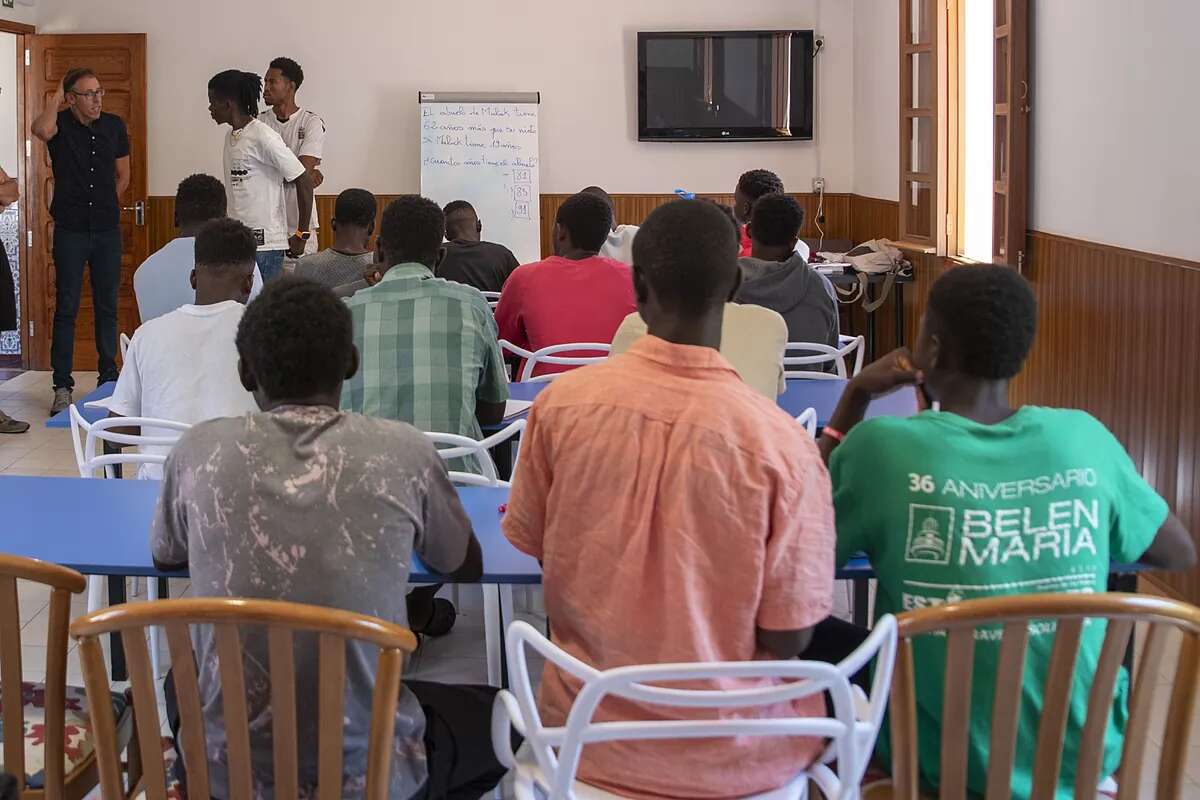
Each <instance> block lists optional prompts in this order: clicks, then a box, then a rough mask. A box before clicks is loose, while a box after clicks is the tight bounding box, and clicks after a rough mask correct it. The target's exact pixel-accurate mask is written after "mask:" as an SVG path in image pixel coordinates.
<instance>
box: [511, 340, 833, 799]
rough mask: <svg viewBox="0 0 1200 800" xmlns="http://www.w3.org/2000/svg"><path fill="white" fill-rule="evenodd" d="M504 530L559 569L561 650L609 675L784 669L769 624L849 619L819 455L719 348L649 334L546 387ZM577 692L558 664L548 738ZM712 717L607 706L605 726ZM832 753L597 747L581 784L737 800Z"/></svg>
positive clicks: (769, 744) (548, 572)
mask: <svg viewBox="0 0 1200 800" xmlns="http://www.w3.org/2000/svg"><path fill="white" fill-rule="evenodd" d="M504 533H505V535H506V536H507V537H508V538H509V539H510V540H511V541H512V543H513V544H514V545H515V546H516V547H518V548H519V549H521V550H523V551H524V552H526V553H529V554H530V555H532V556H534V557H536V558H538V559H540V560H541V561H542V562H543V569H544V589H545V596H546V611H547V614H548V615H549V617H550V619H551V620H553V627H552V630H553V637H554V641H555V642H556V643H557V644H558V645H559V646H560V647H562V648H563V649H564V650H566V651H567V652H569V653H570V654H571V655H573V656H575V657H576V658H579V659H581V660H582V661H584V662H586V663H588V664H590V665H592V666H594V667H597V668H599V669H607V668H611V667H618V666H626V665H631V664H656V663H665V662H681V661H746V660H750V659H756V658H769V657H770V656H769V655H768V654H766V653H764V652H760V651H759V650H758V649H757V647H756V643H755V642H756V640H755V628H764V629H767V630H795V629H800V628H807V627H810V626H812V625H815V624H816V623H817V622H819V621H821V620H822V619H824V618H825V617H826V616H828V615H829V613H830V610H831V608H832V605H833V603H832V593H833V572H834V565H833V552H834V521H833V506H832V499H831V493H830V484H829V476H828V473H827V472H826V471H825V467H824V465H823V464H822V463H821V459H820V456H819V455H818V453H817V448H816V445H815V443H814V442H813V440H812V438H811V437H810V436H808V435H807V434H806V433H805V432H804V430H803V429H802V428H801V427H800V426H799V425H797V424H796V422H795V420H793V419H792V418H791V417H789V416H788V415H787V414H785V413H784V412H782V411H781V410H780V409H779V408H778V406H776V404H775V403H774V402H773V401H772V400H769V399H767V398H766V397H763V396H762V395H760V394H758V393H757V392H755V391H754V390H753V389H751V388H750V387H749V386H747V385H746V384H745V383H743V382H742V381H741V379H740V378H738V375H737V373H736V372H735V371H734V370H733V368H732V367H731V366H730V365H729V363H728V362H727V361H726V360H725V359H724V358H722V357H721V355H720V354H719V353H718V352H717V351H716V350H713V349H711V348H706V347H691V346H686V345H677V344H672V343H669V342H666V341H664V340H663V339H659V338H657V337H654V336H650V335H647V336H643V337H642V338H641V339H639V340H638V341H637V342H635V343H634V344H633V346H632V347H630V349H629V351H628V352H627V353H626V354H624V355H619V356H614V357H612V358H610V359H608V360H607V361H606V362H605V363H602V364H597V365H594V366H590V367H584V368H582V369H578V370H575V371H573V372H572V373H570V374H568V375H564V376H562V377H560V378H558V379H557V380H556V381H555V382H554V384H552V385H551V386H550V387H548V388H547V389H546V390H545V391H543V392H542V394H541V395H539V396H538V399H537V401H536V402H535V403H534V406H533V409H532V412H531V414H530V417H529V427H528V428H527V430H526V432H525V435H524V442H523V443H522V447H521V455H520V462H519V465H518V468H517V472H516V476H515V482H514V485H513V490H512V495H511V497H510V501H509V504H508V511H507V514H506V516H505V520H504ZM744 685H746V681H744V680H736V681H735V680H729V681H722V682H721V683H720V687H721V688H734V687H737V686H744ZM578 690H579V683H578V681H576V680H574V679H573V678H567V677H566V676H564V675H563V674H562V673H561V672H559V671H557V670H555V669H553V668H551V667H550V666H549V665H547V667H546V671H545V673H544V674H543V676H542V688H541V697H540V707H541V711H542V715H543V719H544V721H545V722H546V724H548V725H561V724H562V723H563V722H564V721H565V718H566V714H567V712H568V711H569V710H570V707H571V703H572V702H573V700H574V698H575V695H576V693H577V692H578ZM713 713H716V712H711V711H707V710H703V711H699V712H689V711H684V710H682V709H665V708H662V707H653V708H650V707H644V706H638V705H635V704H632V703H625V702H613V701H606V702H605V704H603V705H602V706H601V707H600V710H599V715H598V718H600V719H609V720H611V719H666V718H680V717H682V716H684V715H692V716H693V717H694V716H696V715H698V716H700V717H705V716H711V714H713ZM725 713H727V714H739V715H760V716H772V717H777V716H783V715H785V714H786V715H791V714H795V713H799V714H803V715H813V716H817V715H821V714H823V713H824V705H823V702H822V700H821V699H820V698H819V697H817V698H809V699H806V700H804V701H801V702H799V703H797V704H796V706H795V707H794V708H788V707H782V708H781V707H774V708H758V709H746V710H742V709H736V710H733V711H728V712H725ZM821 746H822V745H821V742H819V741H816V740H812V739H794V738H793V739H784V738H738V739H730V738H726V739H714V740H692V741H688V742H646V741H637V742H614V743H609V744H600V745H589V746H587V747H585V748H584V751H583V759H582V761H581V763H580V768H579V776H578V777H579V779H580V780H583V781H586V782H587V783H590V784H593V785H596V786H599V787H601V788H604V789H606V790H608V791H612V792H617V793H620V794H622V795H625V796H630V797H654V798H668V797H669V798H685V797H687V798H694V797H738V796H741V795H745V794H752V793H758V792H763V791H766V790H769V789H772V788H774V787H777V786H780V785H782V784H783V783H785V782H787V781H788V780H790V779H791V778H792V777H793V776H794V775H795V774H796V773H797V772H799V771H800V770H801V769H803V768H804V767H805V766H807V765H808V764H809V763H810V762H811V761H812V760H813V758H814V757H816V756H817V755H818V754H819V752H820V750H821Z"/></svg>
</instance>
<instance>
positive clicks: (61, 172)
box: [47, 109, 129, 231]
mask: <svg viewBox="0 0 1200 800" xmlns="http://www.w3.org/2000/svg"><path fill="white" fill-rule="evenodd" d="M47 148H48V149H49V151H50V164H51V166H52V167H53V168H54V200H53V202H52V203H51V204H50V215H51V216H52V217H54V224H55V225H56V226H57V227H59V228H62V229H64V230H70V231H108V230H112V229H113V228H115V227H117V224H118V222H119V220H120V216H121V209H120V203H119V201H118V198H117V159H118V158H124V157H125V156H127V155H129V134H128V133H126V131H125V123H124V122H123V121H122V120H121V118H120V117H118V116H116V115H114V114H107V113H101V114H100V118H99V119H97V120H96V121H95V122H93V123H92V124H91V125H84V124H83V123H81V122H80V121H79V120H77V119H75V115H74V114H72V113H71V110H70V109H64V110H63V111H60V112H58V133H56V134H55V135H54V138H53V139H51V140H50V141H49V143H47Z"/></svg>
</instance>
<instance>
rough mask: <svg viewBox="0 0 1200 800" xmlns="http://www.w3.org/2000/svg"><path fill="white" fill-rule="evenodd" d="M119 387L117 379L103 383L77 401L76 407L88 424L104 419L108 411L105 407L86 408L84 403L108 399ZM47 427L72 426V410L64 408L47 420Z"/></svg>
mask: <svg viewBox="0 0 1200 800" xmlns="http://www.w3.org/2000/svg"><path fill="white" fill-rule="evenodd" d="M116 388H117V382H116V381H109V382H108V383H102V384H100V385H99V386H97V387H96V388H95V389H93V390H92V391H91V392H89V393H87V394H85V395H84V396H83V397H81V398H80V399H78V400H76V401H75V407H76V408H78V409H79V413H80V414H82V415H83V418H84V419H86V420H87V421H88V424H91V423H93V422H96V421H97V420H101V419H104V418H105V417H107V416H108V411H107V410H106V409H103V408H85V407H84V405H83V404H84V403H91V402H93V401H96V400H107V399H108V398H110V397H112V393H113V390H115V389H116ZM46 427H47V428H69V427H71V412H70V410H69V409H63V410H62V411H60V412H58V413H57V414H55V415H54V416H53V417H51V418H50V419H48V420H46Z"/></svg>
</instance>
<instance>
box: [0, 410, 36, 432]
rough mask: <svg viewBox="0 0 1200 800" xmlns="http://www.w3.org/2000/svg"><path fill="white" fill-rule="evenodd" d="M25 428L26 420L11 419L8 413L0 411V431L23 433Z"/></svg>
mask: <svg viewBox="0 0 1200 800" xmlns="http://www.w3.org/2000/svg"><path fill="white" fill-rule="evenodd" d="M27 430H29V423H28V422H22V421H21V420H19V419H13V418H12V417H10V416H9V415H8V414H5V413H4V412H3V411H0V433H24V432H25V431H27Z"/></svg>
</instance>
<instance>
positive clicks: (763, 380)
mask: <svg viewBox="0 0 1200 800" xmlns="http://www.w3.org/2000/svg"><path fill="white" fill-rule="evenodd" d="M645 335H646V323H645V322H643V321H642V318H641V317H640V316H639V315H638V313H637V312H636V311H635V312H633V313H632V314H630V315H629V316H627V317H626V318H625V321H624V322H622V323H621V327H620V328H618V329H617V335H616V336H614V337H613V342H612V354H613V355H614V356H615V355H617V354H618V353H624V352H625V351H626V350H628V349H629V347H630V345H632V344H633V343H634V342H636V341H637V340H638V339H640V338H641V337H643V336H645ZM787 336H788V331H787V323H786V322H784V320H783V317H781V316H779V314H778V313H776V312H774V311H772V310H770V309H769V308H763V307H762V306H744V305H739V304H738V303H726V304H725V319H724V320H723V321H722V323H721V355H723V356H725V360H726V361H728V362H729V363H730V364H732V365H733V368H734V369H736V370H737V374H738V375H739V376H740V377H741V379H742V381H743V382H744V383H745V384H746V385H747V386H749V387H750V388H752V389H754V390H755V391H757V392H759V393H760V394H762V395H763V396H764V397H769V398H771V399H772V400H774V399H775V397H776V396H777V395H781V394H783V392H784V389H786V388H787V384H786V383H785V382H784V379H783V351H784V349H785V348H786V347H787Z"/></svg>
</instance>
